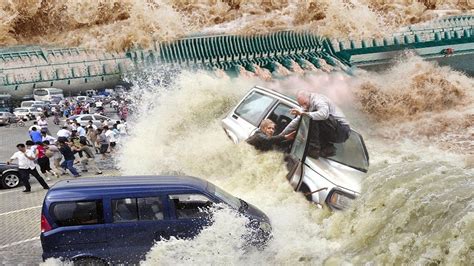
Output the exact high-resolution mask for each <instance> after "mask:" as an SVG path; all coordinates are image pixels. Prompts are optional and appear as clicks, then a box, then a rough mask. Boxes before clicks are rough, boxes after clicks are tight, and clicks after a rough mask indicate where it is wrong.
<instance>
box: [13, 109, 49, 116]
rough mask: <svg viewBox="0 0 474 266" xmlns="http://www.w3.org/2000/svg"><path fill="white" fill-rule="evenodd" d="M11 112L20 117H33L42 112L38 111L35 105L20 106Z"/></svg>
mask: <svg viewBox="0 0 474 266" xmlns="http://www.w3.org/2000/svg"><path fill="white" fill-rule="evenodd" d="M13 114H14V115H15V116H16V117H18V118H21V119H35V118H36V117H37V116H40V115H42V114H43V113H42V112H40V111H38V110H37V109H36V108H35V107H24V108H23V107H20V108H15V110H13Z"/></svg>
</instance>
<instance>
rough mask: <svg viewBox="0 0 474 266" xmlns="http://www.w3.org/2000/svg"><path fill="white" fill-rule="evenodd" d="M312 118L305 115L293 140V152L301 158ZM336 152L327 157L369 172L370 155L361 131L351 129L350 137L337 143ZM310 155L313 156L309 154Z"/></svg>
mask: <svg viewBox="0 0 474 266" xmlns="http://www.w3.org/2000/svg"><path fill="white" fill-rule="evenodd" d="M310 121H311V120H310V119H309V117H307V116H303V119H301V122H300V124H299V128H298V132H297V134H296V137H295V141H294V142H293V146H292V150H291V154H293V155H295V156H296V157H297V158H299V159H300V160H301V159H302V158H303V154H304V152H305V150H304V149H305V147H306V143H307V141H308V131H309V123H310ZM334 147H335V148H336V154H335V155H334V156H331V157H327V159H329V160H332V161H335V162H338V163H341V164H343V165H346V166H349V167H352V168H355V169H357V170H359V171H362V172H367V169H368V168H369V157H368V154H367V149H366V148H365V144H364V142H363V140H362V137H361V135H360V134H359V133H357V132H355V131H353V130H351V132H350V135H349V138H348V139H347V140H346V142H344V143H335V144H334ZM307 156H308V157H310V158H314V157H312V156H311V155H310V154H307Z"/></svg>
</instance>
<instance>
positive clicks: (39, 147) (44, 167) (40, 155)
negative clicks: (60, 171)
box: [36, 142, 57, 181]
mask: <svg viewBox="0 0 474 266" xmlns="http://www.w3.org/2000/svg"><path fill="white" fill-rule="evenodd" d="M36 158H37V159H38V165H39V167H40V170H41V173H43V175H44V176H45V177H46V180H47V181H50V180H51V178H49V176H48V173H49V174H52V175H54V176H56V177H57V174H56V173H55V172H53V169H51V165H50V162H49V157H48V156H46V147H45V145H44V144H43V142H36Z"/></svg>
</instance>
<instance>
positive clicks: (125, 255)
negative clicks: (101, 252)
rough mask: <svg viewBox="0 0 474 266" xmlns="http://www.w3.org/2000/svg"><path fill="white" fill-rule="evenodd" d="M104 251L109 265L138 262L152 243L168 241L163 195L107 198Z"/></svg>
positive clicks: (166, 208)
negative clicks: (110, 262)
mask: <svg viewBox="0 0 474 266" xmlns="http://www.w3.org/2000/svg"><path fill="white" fill-rule="evenodd" d="M107 203H108V204H109V205H110V206H109V208H107V209H108V210H109V212H108V217H107V221H108V223H107V226H106V228H107V239H108V243H109V246H108V250H109V253H110V258H111V260H112V263H124V262H128V263H131V262H138V261H140V260H143V259H144V258H145V255H146V253H147V252H148V251H149V250H150V249H151V247H152V246H153V244H154V243H155V241H160V240H161V239H162V238H163V239H169V237H170V234H169V230H168V228H170V227H173V224H172V221H170V220H169V211H168V210H169V207H168V203H167V200H166V197H165V196H164V195H157V194H155V195H127V196H122V197H114V198H109V199H107Z"/></svg>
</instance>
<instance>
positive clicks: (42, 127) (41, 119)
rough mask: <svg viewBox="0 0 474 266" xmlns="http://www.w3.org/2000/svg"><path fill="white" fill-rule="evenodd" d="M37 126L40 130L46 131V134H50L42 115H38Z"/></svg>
mask: <svg viewBox="0 0 474 266" xmlns="http://www.w3.org/2000/svg"><path fill="white" fill-rule="evenodd" d="M38 126H39V127H40V131H46V132H47V133H48V134H50V133H49V130H48V121H47V120H46V118H45V117H44V115H42V116H40V118H39V119H38Z"/></svg>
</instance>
